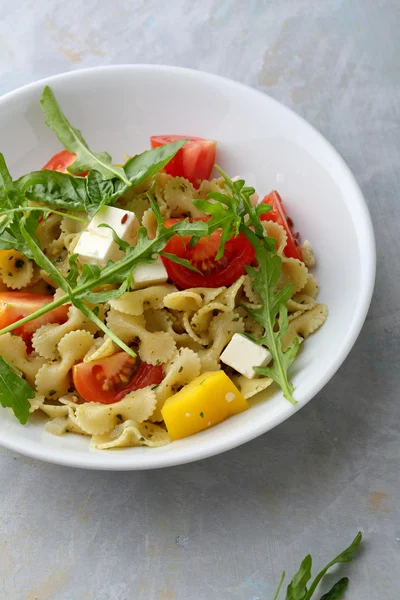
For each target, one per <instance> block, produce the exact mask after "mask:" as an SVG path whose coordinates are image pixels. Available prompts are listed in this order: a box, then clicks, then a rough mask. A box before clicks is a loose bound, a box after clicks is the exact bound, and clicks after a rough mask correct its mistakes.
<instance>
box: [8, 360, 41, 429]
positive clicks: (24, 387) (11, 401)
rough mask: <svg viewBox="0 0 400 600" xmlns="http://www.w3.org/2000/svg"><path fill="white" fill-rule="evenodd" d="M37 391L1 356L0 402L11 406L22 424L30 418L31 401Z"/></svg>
mask: <svg viewBox="0 0 400 600" xmlns="http://www.w3.org/2000/svg"><path fill="white" fill-rule="evenodd" d="M34 397H35V392H34V391H33V389H32V388H31V386H30V385H29V384H28V383H27V382H26V381H25V380H24V379H22V377H21V376H20V375H18V374H17V373H16V372H15V370H14V368H13V367H12V366H11V365H10V364H9V363H8V362H7V361H5V360H4V358H3V357H2V356H0V404H1V406H3V407H4V408H11V409H12V411H13V412H14V414H15V416H16V417H17V419H18V420H19V422H20V423H21V424H22V425H25V423H26V422H27V420H28V417H29V409H30V406H31V405H30V402H29V398H34Z"/></svg>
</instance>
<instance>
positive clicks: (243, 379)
mask: <svg viewBox="0 0 400 600" xmlns="http://www.w3.org/2000/svg"><path fill="white" fill-rule="evenodd" d="M41 105H42V108H43V110H44V112H45V114H46V116H48V115H49V114H51V115H53V117H52V118H51V119H50V120H49V122H50V123H51V127H52V128H53V129H55V131H56V133H57V134H60V123H59V122H58V120H57V117H54V115H62V112H61V108H60V106H59V105H58V104H57V101H56V99H55V97H54V95H53V93H52V91H51V90H50V88H46V89H45V90H44V92H43V97H42V101H41ZM63 127H64V128H65V127H69V124H68V121H67V120H66V118H64V117H63ZM72 137H73V136H72ZM59 138H60V139H62V135H61V136H60V135H59ZM151 144H152V150H148V151H145V152H144V153H142V154H140V155H137V156H133V157H131V158H129V157H127V161H126V163H125V164H124V165H115V164H113V163H112V161H111V159H110V158H109V156H108V155H107V154H105V153H104V154H101V155H98V154H96V153H93V152H89V153H88V152H86V153H85V155H84V156H83V154H82V152H83V150H82V148H87V147H86V146H85V145H84V144H81V145H78V146H75V145H74V146H73V147H71V148H70V147H69V148H68V149H66V150H64V151H63V152H61V153H59V154H57V155H56V157H53V159H51V160H50V161H49V163H48V164H47V165H46V166H45V169H44V170H40V171H39V170H38V171H35V172H33V173H30V174H27V175H26V176H24V177H22V178H21V179H19V180H16V181H13V180H12V177H11V175H9V174H8V173H7V168H6V166H5V164H4V165H3V167H2V169H3V173H2V180H1V181H0V195H1V197H2V198H3V199H4V206H5V207H8V208H9V207H10V206H11V205H12V207H13V208H12V209H11V210H8V209H7V210H3V212H1V210H0V213H1V221H2V236H1V239H0V376H1V377H2V380H3V382H4V383H5V390H6V392H5V394H3V396H1V400H2V402H3V404H4V406H5V407H8V408H11V409H12V410H13V411H14V414H15V415H16V417H17V418H18V419H19V420H20V422H21V423H25V422H26V420H27V419H28V418H29V417H30V415H31V414H32V413H42V415H44V416H45V417H46V418H47V422H46V424H45V431H46V432H47V433H51V434H54V435H57V436H60V435H65V434H75V435H81V436H86V437H87V438H90V445H91V446H92V447H93V448H96V449H99V450H104V451H105V450H112V449H118V448H126V447H137V446H144V447H148V448H154V447H159V446H163V445H165V444H168V443H170V442H171V441H174V440H177V439H180V438H181V437H185V436H187V435H191V434H194V433H197V432H200V431H202V430H204V429H207V428H209V427H213V426H214V425H217V424H218V423H219V422H221V421H222V420H224V419H225V418H228V417H230V416H231V415H234V414H236V413H239V412H241V411H243V410H246V409H247V408H249V403H248V400H250V402H252V401H253V400H252V399H253V398H254V397H255V396H257V395H258V394H260V393H261V392H264V391H265V390H266V389H269V388H270V393H271V394H272V393H273V390H274V389H276V384H277V385H279V386H280V387H281V388H282V391H283V394H284V396H285V397H286V398H287V399H289V400H290V401H291V402H295V398H294V397H293V396H292V384H291V382H290V376H289V374H288V365H289V364H290V363H291V362H292V360H293V359H294V358H295V355H296V353H297V351H298V348H299V343H300V342H303V341H304V340H306V338H307V337H308V336H309V335H311V334H312V333H313V332H314V331H316V330H317V329H318V328H319V327H320V326H321V325H322V324H323V323H324V321H325V320H326V318H327V315H328V309H327V307H326V305H325V304H322V303H320V302H319V301H318V293H319V288H318V284H317V281H316V279H315V276H314V274H313V273H312V272H310V270H311V269H312V268H313V267H314V266H315V262H316V259H315V254H314V251H313V248H312V246H311V244H310V242H309V241H308V240H305V241H304V242H303V243H302V244H300V243H299V234H297V233H295V232H294V230H293V226H292V223H291V220H290V219H289V217H287V215H286V213H285V208H284V203H283V202H282V199H281V198H280V196H279V194H278V193H277V192H275V191H274V192H271V193H270V194H269V195H268V196H266V197H265V198H264V199H262V200H260V197H259V195H258V193H257V192H256V191H255V190H254V189H253V188H251V187H249V186H247V185H246V184H245V182H244V181H242V180H241V179H240V178H239V177H234V178H232V179H230V178H229V177H228V176H227V175H226V174H225V173H224V172H223V171H222V170H221V169H219V172H220V176H219V177H218V178H216V179H212V180H210V179H209V176H210V173H211V170H212V167H213V164H214V158H215V149H216V143H215V142H214V141H212V140H202V139H200V138H189V139H188V140H187V139H186V138H182V137H181V136H165V137H164V136H161V137H158V136H155V137H152V138H151ZM66 166H70V171H72V172H73V174H72V172H69V171H67V170H66V168H65V167H66ZM38 167H40V165H39V166H38ZM57 171H58V172H57ZM4 182H6V185H5V184H4ZM263 204H264V205H268V206H267V207H265V206H263ZM11 214H15V218H14V217H12V216H10V215H11ZM17 223H18V226H17V227H16V224H17ZM286 352H287V353H288V354H285V353H286ZM289 356H290V360H289V358H287V357H289ZM14 389H15V390H18V394H20V396H21V397H20V398H18V402H16V401H15V397H14V396H15V394H14V396H13V393H12V390H14ZM7 390H9V391H10V392H9V394H8V395H7ZM262 397H265V394H264V396H262Z"/></svg>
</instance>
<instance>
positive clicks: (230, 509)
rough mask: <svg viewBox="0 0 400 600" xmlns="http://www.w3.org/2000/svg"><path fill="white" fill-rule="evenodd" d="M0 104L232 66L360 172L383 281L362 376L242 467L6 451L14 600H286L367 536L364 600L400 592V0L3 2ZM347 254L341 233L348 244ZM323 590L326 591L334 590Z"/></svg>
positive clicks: (360, 354) (383, 599) (5, 568)
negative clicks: (174, 69)
mask: <svg viewBox="0 0 400 600" xmlns="http://www.w3.org/2000/svg"><path fill="white" fill-rule="evenodd" d="M0 8H1V17H0V93H5V92H8V91H9V90H12V89H14V88H16V87H18V86H21V85H24V84H26V83H28V82H30V81H33V80H35V79H38V78H41V77H45V76H48V75H52V74H54V73H59V72H61V71H66V70H72V69H80V68H82V67H90V66H94V65H104V64H114V63H140V62H148V63H166V64H173V65H181V66H187V67H193V68H195V69H202V70H205V71H210V72H213V73H220V74H222V75H225V76H227V77H231V78H233V79H237V80H239V81H242V82H244V83H247V84H249V85H251V86H254V87H257V88H259V89H260V90H263V91H264V92H266V93H268V94H270V95H271V96H273V97H275V98H277V99H278V100H280V101H282V102H283V103H284V104H286V105H288V106H290V107H292V108H294V110H296V111H297V112H298V113H300V114H301V115H303V116H304V117H305V118H306V119H308V120H309V121H310V122H311V123H312V124H313V125H315V126H316V127H317V128H318V129H319V130H320V131H321V132H322V133H323V134H324V135H325V136H326V137H327V138H328V139H329V140H330V141H331V142H332V143H333V144H334V146H336V148H337V149H338V150H339V152H340V153H341V154H342V156H343V157H344V158H345V159H346V161H347V162H348V164H349V165H350V167H351V169H352V170H353V172H354V174H355V176H356V178H357V180H358V182H359V183H360V185H361V187H362V189H363V192H364V194H365V197H366V199H367V201H368V203H369V206H370V210H371V213H372V217H373V220H374V225H375V231H376V236H377V244H378V269H377V285H376V291H375V296H374V301H373V304H372V307H371V310H370V313H369V317H368V319H367V322H366V325H365V327H364V329H363V332H362V334H361V336H360V338H359V340H358V342H357V344H356V346H355V348H354V350H353V351H352V353H351V354H350V357H349V358H348V359H347V361H346V363H345V365H344V366H343V367H342V368H341V369H340V371H339V372H338V373H337V375H336V376H335V377H334V379H333V380H332V381H331V382H330V384H329V385H327V386H326V388H325V389H324V390H323V391H322V392H321V393H320V394H319V395H318V397H317V398H315V399H314V400H313V401H312V402H311V403H310V404H309V405H308V406H306V407H305V408H304V409H303V410H302V411H301V412H300V413H297V414H296V415H294V417H293V418H291V419H290V420H289V421H287V422H286V423H284V424H283V425H281V426H280V427H278V428H277V429H275V430H274V431H271V432H269V433H268V434H266V435H264V436H263V437H261V438H259V439H257V440H255V441H254V442H252V443H249V444H247V445H246V446H244V447H241V448H239V449H237V450H234V451H231V452H229V453H227V454H225V455H222V456H218V457H215V458H212V459H209V460H206V461H203V462H200V463H197V464H193V465H187V466H183V467H176V468H172V469H169V470H165V471H152V472H147V473H146V472H142V473H101V472H88V471H80V470H73V469H68V468H62V467H57V466H51V465H46V464H41V463H38V462H35V461H34V460H29V459H26V458H24V457H21V456H17V455H15V454H12V453H11V452H8V451H5V450H0V486H1V496H0V535H1V552H0V574H1V579H0V597H1V599H2V600H137V599H138V600H139V599H145V600H206V599H207V600H228V599H234V600H261V599H262V600H264V599H266V600H271V599H272V596H273V590H274V588H275V585H276V583H277V582H278V580H279V577H280V574H281V570H282V569H283V568H285V569H286V570H287V572H288V573H289V574H290V575H292V574H293V572H294V570H295V569H296V567H297V566H298V564H299V562H300V560H301V559H302V558H303V557H304V555H305V554H306V553H307V552H311V553H312V555H313V558H314V562H315V567H316V568H317V567H320V566H322V565H323V564H324V563H325V562H326V561H327V560H328V559H330V558H331V557H333V556H334V555H335V554H336V553H337V552H338V551H339V550H341V549H342V548H343V547H344V546H345V545H347V543H348V542H350V540H351V539H352V538H353V537H354V535H355V533H356V531H357V530H358V529H361V530H362V531H363V533H364V535H365V544H364V550H363V552H362V554H361V556H360V557H359V558H358V559H357V560H356V561H355V562H353V563H352V564H350V565H345V568H344V569H343V572H344V571H346V573H347V574H349V576H350V578H351V586H350V588H349V591H348V593H347V596H346V598H349V600H350V599H351V600H398V599H399V598H400V522H399V492H400V481H399V460H400V434H399V429H400V419H399V417H400V405H399V376H398V372H399V364H398V363H399V358H400V352H399V339H400V313H399V298H400V295H399V286H400V268H399V233H398V227H399V213H398V208H397V207H398V201H399V200H398V196H399V179H400V35H399V25H400V2H399V0H391V1H390V0H386V1H384V0H324V1H318V0H315V1H312V0H298V1H296V0H279V1H278V0H277V1H272V0H271V1H262V0H259V1H257V0H247V1H246V2H245V1H242V2H241V1H240V0H235V1H228V0H202V1H198V2H190V1H189V0H187V1H185V0H170V1H169V2H168V3H167V2H164V1H163V0H148V1H144V0H143V1H131V2H129V0H113V1H112V2H111V1H110V2H106V1H105V0H104V1H101V0H97V1H96V0H86V1H85V2H76V1H74V0H72V1H70V2H60V1H59V0H57V1H53V2H46V1H45V0H30V1H22V0H20V1H19V2H16V1H14V2H10V1H7V2H6V1H5V0H1V1H0ZM337 234H338V241H339V243H340V231H338V232H337ZM318 598H319V596H318Z"/></svg>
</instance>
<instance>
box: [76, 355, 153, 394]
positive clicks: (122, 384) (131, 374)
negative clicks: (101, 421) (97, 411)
mask: <svg viewBox="0 0 400 600" xmlns="http://www.w3.org/2000/svg"><path fill="white" fill-rule="evenodd" d="M72 378H73V381H74V386H75V388H76V390H77V392H78V393H79V394H80V395H81V396H82V398H84V399H85V400H86V401H87V402H100V403H101V404H112V403H113V402H118V400H122V398H123V397H124V396H125V395H126V394H127V393H128V392H132V391H134V390H140V389H141V388H144V387H146V386H148V385H158V384H159V383H161V381H162V378H163V367H162V365H149V364H147V363H140V364H139V365H138V362H137V360H136V359H135V358H133V357H132V356H129V354H127V353H126V352H117V353H116V354H113V355H112V356H109V357H107V358H103V359H102V360H94V361H92V362H86V363H85V362H81V363H78V364H77V365H74V366H73V367H72Z"/></svg>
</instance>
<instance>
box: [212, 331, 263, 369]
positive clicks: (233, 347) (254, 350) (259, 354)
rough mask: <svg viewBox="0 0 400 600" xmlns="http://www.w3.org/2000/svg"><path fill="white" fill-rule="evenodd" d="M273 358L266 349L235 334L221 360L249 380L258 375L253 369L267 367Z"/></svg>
mask: <svg viewBox="0 0 400 600" xmlns="http://www.w3.org/2000/svg"><path fill="white" fill-rule="evenodd" d="M271 358H272V356H271V354H270V353H269V352H268V350H267V349H266V348H264V347H263V346H259V345H258V344H256V343H255V342H252V341H251V340H249V339H248V338H247V337H245V336H244V335H242V334H240V333H235V335H234V336H233V337H232V339H231V341H230V342H229V344H228V345H227V347H226V348H225V350H224V351H223V353H222V354H221V356H220V359H221V361H222V362H223V363H225V364H226V365H228V366H229V367H232V369H235V371H238V372H239V373H241V374H242V375H244V376H245V377H247V378H248V379H253V377H255V376H256V375H257V373H256V372H255V371H254V369H253V367H266V366H267V364H268V363H269V362H270V360H271Z"/></svg>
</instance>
